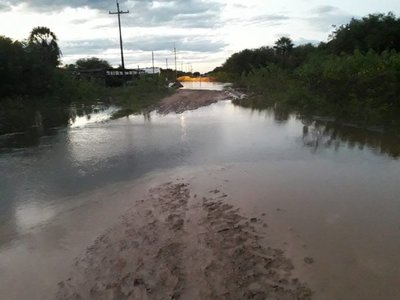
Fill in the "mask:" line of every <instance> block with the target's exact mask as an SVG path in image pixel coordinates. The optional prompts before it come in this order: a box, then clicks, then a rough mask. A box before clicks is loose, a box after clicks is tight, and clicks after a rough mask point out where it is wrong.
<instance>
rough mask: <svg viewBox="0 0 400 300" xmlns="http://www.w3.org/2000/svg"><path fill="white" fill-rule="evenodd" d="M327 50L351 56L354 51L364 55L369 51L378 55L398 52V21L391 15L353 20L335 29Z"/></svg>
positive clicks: (399, 49) (399, 42)
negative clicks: (386, 52)
mask: <svg viewBox="0 0 400 300" xmlns="http://www.w3.org/2000/svg"><path fill="white" fill-rule="evenodd" d="M327 48H328V49H329V50H330V51H331V52H333V53H335V54H340V53H343V52H344V53H347V54H352V53H353V52H354V50H360V51H361V52H363V53H366V52H368V50H370V49H372V50H374V51H376V52H378V53H382V52H383V51H385V50H396V51H400V19H399V18H396V16H395V15H394V14H393V13H388V14H371V15H368V16H366V17H364V18H362V19H354V18H353V19H352V20H351V21H350V23H348V24H345V25H342V26H339V27H337V28H336V30H335V31H334V32H333V33H332V34H331V35H330V41H329V43H328V44H327Z"/></svg>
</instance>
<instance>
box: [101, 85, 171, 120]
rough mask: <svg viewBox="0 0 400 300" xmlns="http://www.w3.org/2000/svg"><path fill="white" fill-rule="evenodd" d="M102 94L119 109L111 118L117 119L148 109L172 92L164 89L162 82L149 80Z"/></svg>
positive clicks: (108, 90)
mask: <svg viewBox="0 0 400 300" xmlns="http://www.w3.org/2000/svg"><path fill="white" fill-rule="evenodd" d="M104 93H105V95H106V97H107V98H110V99H112V101H113V103H115V104H117V105H118V106H120V107H121V109H120V110H119V111H117V112H116V113H115V114H114V115H113V118H114V119H117V118H121V117H124V116H128V115H131V114H134V113H139V112H141V111H142V110H144V109H148V108H149V107H151V106H153V105H155V104H156V103H158V102H159V101H160V100H161V99H162V98H164V97H166V96H168V95H169V94H171V93H172V91H171V90H170V89H168V88H167V87H166V85H165V81H164V80H162V79H160V80H158V81H154V80H152V78H149V80H138V81H135V82H134V84H133V85H130V86H125V87H117V88H112V89H107V90H105V91H104Z"/></svg>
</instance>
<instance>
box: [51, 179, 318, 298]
mask: <svg viewBox="0 0 400 300" xmlns="http://www.w3.org/2000/svg"><path fill="white" fill-rule="evenodd" d="M210 195H211V196H212V197H209V196H210ZM206 196H207V197H197V195H193V196H191V195H190V187H189V185H188V184H187V183H182V182H174V183H173V182H169V183H166V184H163V185H161V186H158V187H156V188H153V189H151V190H150V191H149V197H148V198H147V199H145V200H141V201H138V202H137V204H136V205H135V207H134V208H133V209H132V210H131V211H130V212H129V213H127V214H125V215H124V216H122V217H121V221H120V222H119V223H118V224H116V225H115V226H114V227H113V228H111V229H110V230H108V231H107V232H106V233H104V235H102V236H101V237H99V238H98V239H97V240H96V241H95V243H94V244H93V246H91V247H89V248H88V249H87V251H86V253H85V254H84V255H83V257H81V258H77V260H76V264H75V266H74V271H73V272H72V274H71V276H70V277H69V278H68V279H67V280H65V281H63V282H61V283H60V284H59V286H60V288H59V293H58V299H311V291H310V290H309V289H308V288H307V287H306V286H304V285H303V284H301V283H300V282H299V281H298V280H297V279H296V278H293V276H292V274H291V271H292V269H293V265H292V263H291V261H290V260H289V259H287V258H286V257H285V256H284V253H283V251H281V250H279V249H273V248H267V249H265V248H263V247H262V246H261V244H260V242H259V239H260V238H262V237H261V235H260V234H258V233H257V230H256V227H255V226H256V225H257V219H255V218H253V219H247V218H245V217H243V216H241V215H240V212H239V210H238V209H235V208H234V207H233V206H232V205H230V204H228V203H227V202H228V201H227V199H229V198H228V197H227V195H224V194H222V193H221V192H219V191H218V190H215V191H212V192H210V193H209V195H206Z"/></svg>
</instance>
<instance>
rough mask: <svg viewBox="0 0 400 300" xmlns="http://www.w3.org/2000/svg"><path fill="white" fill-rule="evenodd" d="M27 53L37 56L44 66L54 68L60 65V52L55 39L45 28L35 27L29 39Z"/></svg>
mask: <svg viewBox="0 0 400 300" xmlns="http://www.w3.org/2000/svg"><path fill="white" fill-rule="evenodd" d="M27 51H29V52H31V53H32V54H33V55H35V56H37V57H38V58H39V59H40V60H41V62H42V63H43V64H45V65H49V66H52V67H56V66H58V65H59V63H60V60H59V59H60V57H61V50H60V48H59V47H58V43H57V37H56V35H55V34H54V32H52V31H51V30H50V29H49V28H47V27H35V28H33V29H32V31H31V33H30V35H29V38H28V46H27Z"/></svg>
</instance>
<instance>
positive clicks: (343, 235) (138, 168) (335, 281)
mask: <svg viewBox="0 0 400 300" xmlns="http://www.w3.org/2000/svg"><path fill="white" fill-rule="evenodd" d="M209 88H210V87H209ZM211 88H215V87H212V86H211ZM85 120H86V121H85ZM87 120H89V118H78V119H77V120H76V121H75V123H74V125H73V126H71V127H68V128H65V129H58V130H56V132H54V133H53V134H51V135H43V136H41V137H40V138H39V140H38V142H37V143H35V145H36V146H34V147H26V148H24V147H20V146H19V147H10V146H7V147H3V149H2V151H1V152H0V178H1V180H0V295H1V297H0V298H1V299H26V297H29V299H46V298H48V299H52V298H53V296H52V295H53V294H52V293H53V292H55V290H56V288H57V282H59V281H60V280H64V279H65V274H66V273H67V271H68V269H69V266H70V265H72V264H73V261H74V258H75V257H76V256H78V255H80V253H82V251H84V249H85V248H86V247H87V246H88V245H90V244H91V242H92V241H93V240H95V238H96V237H97V236H98V235H99V234H101V233H103V232H104V231H105V230H106V229H107V228H108V227H109V226H111V225H112V224H114V223H115V220H117V219H118V216H119V215H120V214H122V213H123V212H124V211H125V210H126V208H127V207H128V206H129V205H130V201H131V199H136V198H140V197H141V196H142V195H144V194H145V193H146V191H147V190H148V189H149V188H151V187H153V186H155V185H157V184H161V183H164V182H167V181H169V180H173V179H176V178H180V179H182V178H183V179H184V180H185V181H187V182H188V183H190V184H191V187H192V191H191V192H192V194H198V195H199V197H200V195H202V194H204V193H206V192H208V191H209V190H210V189H214V188H218V189H219V190H221V191H223V192H224V193H226V194H227V195H228V197H227V200H226V201H229V202H230V203H231V204H232V205H234V206H237V207H239V208H240V209H241V211H242V212H243V214H245V215H247V216H249V217H257V218H262V219H263V220H265V222H266V224H268V226H267V228H266V229H265V241H264V242H265V243H266V244H271V245H273V246H274V247H278V248H281V249H283V250H284V251H285V254H286V256H287V257H289V258H290V259H292V260H293V263H294V265H295V273H296V276H298V277H299V278H301V279H302V281H303V282H306V283H307V284H308V286H310V288H311V289H312V290H313V291H314V296H313V299H399V297H400V284H399V278H400V255H399V253H400V238H399V237H400V215H399V214H400V180H399V178H400V161H399V155H400V151H399V145H400V141H399V138H398V137H396V136H390V135H386V134H382V133H376V132H375V133H374V132H368V131H365V130H362V129H356V128H349V127H341V126H335V125H333V124H330V123H324V122H323V121H310V120H304V119H302V118H299V117H298V116H296V115H293V114H287V115H282V114H281V113H275V112H274V111H273V110H254V109H249V108H243V107H240V106H235V105H233V104H232V103H231V101H220V102H218V103H216V104H213V105H211V106H208V107H203V108H200V109H198V110H195V111H188V112H184V113H182V114H178V115H176V114H168V115H166V116H160V115H157V114H156V113H152V114H150V115H146V116H140V115H139V116H130V117H128V118H123V119H119V120H113V121H104V118H103V117H99V118H97V117H96V115H92V117H91V118H90V120H91V121H90V122H88V121H87ZM1 138H2V139H6V138H7V137H1ZM2 145H10V143H3V144H2ZM310 258H311V260H309V259H310ZM310 262H312V263H310Z"/></svg>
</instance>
